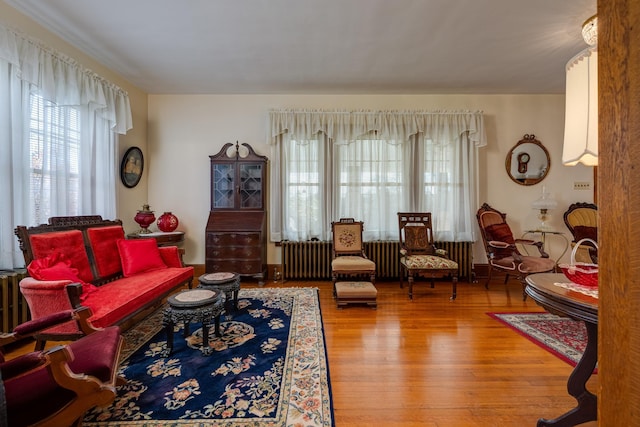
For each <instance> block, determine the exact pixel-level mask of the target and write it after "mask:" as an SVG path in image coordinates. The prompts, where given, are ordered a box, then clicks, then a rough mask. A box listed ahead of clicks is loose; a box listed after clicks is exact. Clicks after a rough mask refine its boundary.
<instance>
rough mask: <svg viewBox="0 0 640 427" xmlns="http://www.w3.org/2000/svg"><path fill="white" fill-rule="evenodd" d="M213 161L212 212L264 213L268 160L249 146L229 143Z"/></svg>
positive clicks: (213, 157) (212, 158)
mask: <svg viewBox="0 0 640 427" xmlns="http://www.w3.org/2000/svg"><path fill="white" fill-rule="evenodd" d="M209 157H210V158H211V210H219V209H221V210H239V211H240V210H242V211H244V210H264V206H265V204H264V203H265V202H264V200H265V194H264V193H265V188H264V185H265V179H266V167H267V166H266V165H267V158H266V157H265V156H261V155H259V154H256V153H255V152H254V151H253V148H251V146H250V145H249V144H242V145H239V144H238V143H236V144H235V146H234V144H231V143H228V144H225V145H224V147H222V149H221V150H220V152H218V154H215V155H213V156H209Z"/></svg>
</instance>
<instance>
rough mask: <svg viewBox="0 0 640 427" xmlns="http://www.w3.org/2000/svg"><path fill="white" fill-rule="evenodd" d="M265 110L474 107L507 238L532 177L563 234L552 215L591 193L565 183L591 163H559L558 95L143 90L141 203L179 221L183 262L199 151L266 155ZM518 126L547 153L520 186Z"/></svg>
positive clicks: (199, 250)
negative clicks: (228, 149)
mask: <svg viewBox="0 0 640 427" xmlns="http://www.w3.org/2000/svg"><path fill="white" fill-rule="evenodd" d="M271 108H312V109H372V110H376V109H383V110H384V109H398V110H402V109H425V110H430V111H433V110H461V109H465V110H482V111H484V114H485V124H486V130H487V138H488V146H487V147H485V148H483V149H481V152H480V166H481V171H482V173H481V176H482V178H481V183H480V203H482V202H485V201H486V202H487V203H489V204H490V205H492V206H493V207H495V208H497V209H499V210H501V211H504V212H506V213H507V214H508V217H507V219H508V222H509V224H510V225H511V227H512V229H513V231H514V234H515V235H516V236H520V235H521V234H522V233H523V231H524V230H528V229H532V228H535V225H536V224H537V223H538V219H537V217H536V215H537V211H534V210H532V209H531V207H530V205H531V202H533V201H534V200H535V199H537V198H538V197H539V196H540V193H541V191H542V184H544V185H546V188H547V191H549V192H550V193H551V194H552V196H553V197H554V198H555V199H556V200H557V201H558V209H556V210H554V211H551V216H552V219H551V221H550V224H551V226H553V227H554V228H557V229H558V230H560V231H564V232H566V233H567V237H569V233H568V231H567V230H566V228H565V226H564V222H563V220H562V213H563V212H564V211H565V210H566V208H567V207H568V206H569V204H571V203H573V202H576V201H584V202H592V201H593V191H584V190H582V191H575V190H573V183H574V181H587V182H590V183H591V186H592V187H593V171H592V168H587V167H584V166H582V165H579V166H574V167H567V166H563V165H562V164H561V156H562V139H563V134H564V130H563V126H564V96H563V95H149V105H148V113H149V116H148V117H149V120H148V148H147V151H148V152H147V153H145V155H146V157H147V158H148V159H149V160H148V162H147V165H146V168H148V169H147V171H148V188H149V193H148V201H149V203H150V205H151V208H152V209H154V210H155V211H156V213H157V215H156V216H158V215H159V214H161V213H162V212H164V211H172V212H173V213H174V214H176V215H177V216H178V218H179V220H180V226H179V229H180V230H183V231H185V232H186V242H185V250H186V254H185V261H186V262H187V263H192V264H204V257H205V243H204V236H205V225H206V221H207V217H208V214H209V208H210V186H209V185H210V177H209V173H210V170H209V168H210V163H209V156H210V155H213V154H216V153H217V152H218V151H219V150H220V148H221V147H222V145H224V144H225V143H227V142H233V143H235V141H236V140H237V141H240V143H243V142H246V143H249V144H250V145H251V146H252V147H253V148H254V150H255V151H256V152H257V153H258V154H262V155H266V156H269V155H270V152H269V147H268V146H267V144H266V141H267V113H268V110H269V109H271ZM525 134H535V135H536V137H537V139H539V140H540V141H541V142H542V144H543V145H544V146H545V147H546V148H547V150H548V151H549V153H550V156H551V166H550V169H549V173H548V175H547V177H546V178H545V180H544V181H543V182H542V184H537V185H534V186H521V185H518V184H516V183H515V182H513V181H512V180H511V179H509V177H508V176H507V173H506V170H505V160H506V156H507V153H508V152H509V151H510V150H511V148H512V147H513V146H514V145H515V144H516V143H517V142H518V141H519V140H520V139H522V137H523V136H524V135H525ZM129 214H130V215H135V212H131V213H129ZM556 240H557V241H556ZM561 243H562V241H560V240H559V239H554V238H549V239H548V240H547V244H548V245H549V251H550V252H551V255H552V256H556V257H557V256H559V255H560V253H561V252H562V250H563V246H564V245H563V244H561ZM474 253H475V257H476V259H475V262H476V263H484V262H486V258H485V256H484V251H483V250H482V249H481V243H477V244H476V247H475V250H474ZM568 254H569V253H567V254H565V257H564V259H565V260H567V259H568ZM268 262H269V263H270V264H274V263H278V262H280V252H279V250H278V249H277V248H276V247H275V246H273V245H270V246H269V250H268Z"/></svg>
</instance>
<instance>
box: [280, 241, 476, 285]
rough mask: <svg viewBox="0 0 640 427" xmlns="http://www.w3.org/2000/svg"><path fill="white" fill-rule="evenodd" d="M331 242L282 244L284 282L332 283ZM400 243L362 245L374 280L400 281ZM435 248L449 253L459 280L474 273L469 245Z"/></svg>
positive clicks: (388, 242) (458, 243)
mask: <svg viewBox="0 0 640 427" xmlns="http://www.w3.org/2000/svg"><path fill="white" fill-rule="evenodd" d="M331 246H332V243H331V242H320V241H308V242H291V241H284V242H282V264H283V265H282V267H283V272H282V274H283V278H284V279H309V280H314V279H322V280H330V279H331ZM398 246H399V243H398V242H394V241H376V242H365V243H364V251H365V253H366V254H367V256H368V257H369V259H371V260H372V261H373V262H375V263H376V277H377V278H381V279H385V278H387V279H397V278H398V277H399V263H400V260H399V255H400V251H399V249H398ZM436 247H437V248H440V249H444V250H446V251H447V252H448V254H449V258H451V259H452V260H454V261H456V262H457V263H458V266H459V273H458V276H459V278H460V279H463V278H466V279H467V280H469V279H470V278H471V273H472V270H473V257H472V255H473V252H472V242H437V243H436Z"/></svg>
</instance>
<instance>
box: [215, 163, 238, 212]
mask: <svg viewBox="0 0 640 427" xmlns="http://www.w3.org/2000/svg"><path fill="white" fill-rule="evenodd" d="M212 172H213V195H212V196H213V200H212V204H213V206H212V207H213V209H225V208H226V209H232V208H233V207H234V196H235V180H234V178H235V175H234V170H233V163H218V164H214V165H213V170H212Z"/></svg>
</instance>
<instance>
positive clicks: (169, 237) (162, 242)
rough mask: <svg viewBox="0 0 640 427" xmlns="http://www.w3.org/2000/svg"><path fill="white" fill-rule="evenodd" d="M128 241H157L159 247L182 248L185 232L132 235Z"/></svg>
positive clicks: (128, 236)
mask: <svg viewBox="0 0 640 427" xmlns="http://www.w3.org/2000/svg"><path fill="white" fill-rule="evenodd" d="M127 238H128V239H156V242H158V246H180V245H182V244H183V243H184V231H169V232H166V233H165V232H162V231H155V232H150V233H130V234H127Z"/></svg>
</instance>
